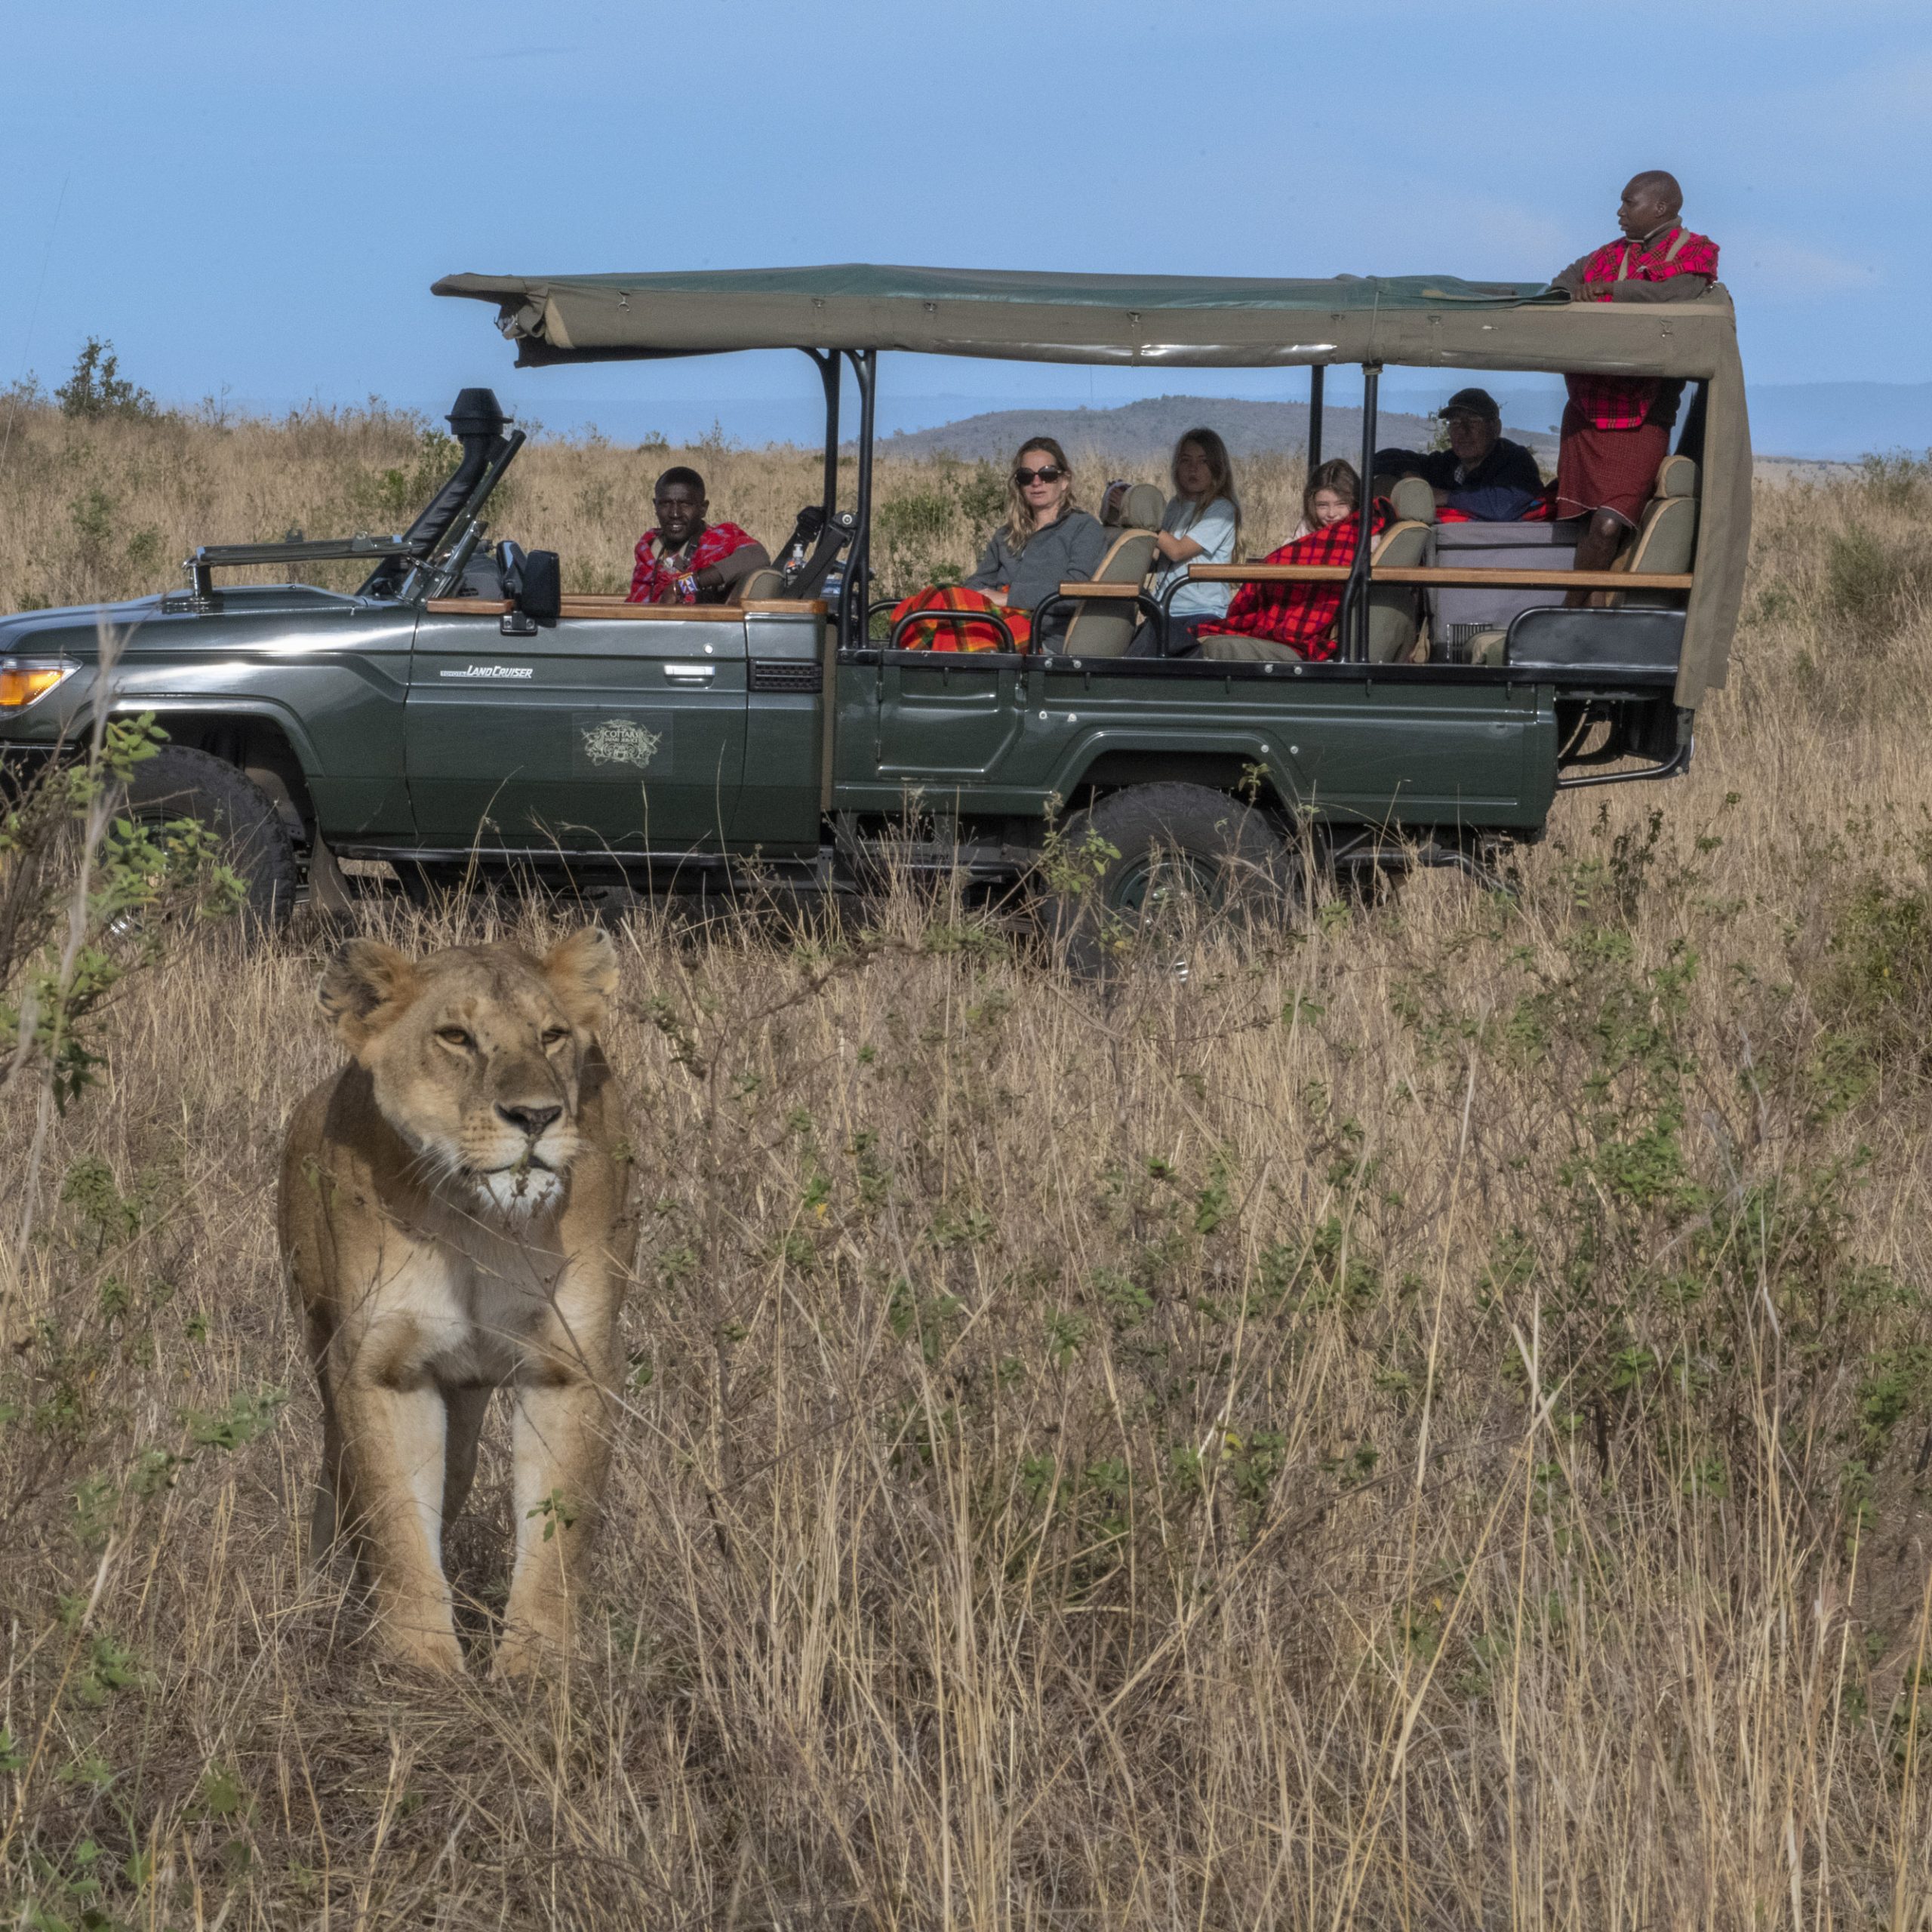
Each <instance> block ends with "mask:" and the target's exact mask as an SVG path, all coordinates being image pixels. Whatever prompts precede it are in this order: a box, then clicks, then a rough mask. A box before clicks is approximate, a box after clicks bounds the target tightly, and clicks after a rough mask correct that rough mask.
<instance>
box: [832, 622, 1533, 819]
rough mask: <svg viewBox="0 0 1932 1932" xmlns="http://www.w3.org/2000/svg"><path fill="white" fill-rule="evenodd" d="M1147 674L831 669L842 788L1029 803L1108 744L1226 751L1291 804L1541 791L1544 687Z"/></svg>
mask: <svg viewBox="0 0 1932 1932" xmlns="http://www.w3.org/2000/svg"><path fill="white" fill-rule="evenodd" d="M1279 669H1280V671H1281V674H1282V675H1281V676H1280V678H1278V679H1277V678H1275V677H1273V676H1272V675H1269V676H1260V677H1257V676H1254V675H1230V676H1229V677H1226V678H1218V677H1213V676H1207V677H1203V676H1200V675H1193V676H1189V677H1186V678H1171V679H1169V678H1149V677H1144V676H1125V675H1109V673H1108V672H1107V671H1106V669H1105V668H1104V667H1102V668H1088V669H1078V670H1074V669H1057V668H1056V669H1048V668H1047V667H1045V666H1041V665H1040V664H1038V663H1030V664H1027V665H1024V666H1020V665H1016V664H1014V662H1013V661H1012V660H1006V661H1005V662H1004V663H1001V662H1000V661H998V660H996V659H994V658H992V657H985V658H980V659H978V660H974V659H971V658H959V659H955V660H953V661H952V666H949V667H948V669H946V670H943V671H941V670H938V669H933V668H928V666H927V665H919V666H916V667H905V666H900V665H897V664H895V663H892V662H891V661H890V660H886V661H882V662H881V663H879V664H878V665H876V666H873V665H864V664H860V665H850V666H844V667H842V668H841V673H840V688H839V706H840V709H839V724H840V734H839V740H840V742H839V756H838V804H841V806H844V807H848V808H854V809H860V810H874V811H878V810H891V809H892V808H894V806H895V805H896V804H897V802H898V801H899V799H900V798H901V796H902V795H903V793H904V792H905V791H906V789H908V788H909V787H912V788H917V789H922V790H924V791H926V792H934V791H938V790H944V791H946V792H955V791H956V792H957V793H958V797H959V801H960V803H961V806H962V807H964V808H968V809H977V810H980V811H986V812H989V813H1014V814H1033V813H1037V812H1038V811H1040V810H1041V808H1042V806H1043V804H1044V801H1046V800H1047V799H1048V798H1051V797H1054V796H1056V795H1057V796H1058V797H1060V798H1069V797H1071V796H1072V795H1074V793H1075V792H1076V791H1077V790H1078V788H1079V786H1080V785H1081V782H1082V778H1083V774H1084V773H1085V772H1086V771H1088V768H1090V767H1091V766H1092V765H1093V764H1094V761H1096V760H1097V759H1098V758H1101V757H1103V756H1105V755H1108V754H1109V753H1112V752H1140V753H1144V754H1146V755H1149V756H1150V757H1155V758H1158V755H1159V754H1161V752H1168V753H1171V754H1173V755H1176V756H1177V757H1179V756H1181V755H1188V756H1190V757H1192V756H1195V755H1198V754H1201V753H1204V752H1205V753H1219V754H1222V755H1227V754H1230V753H1232V754H1233V755H1236V756H1238V757H1239V758H1241V760H1242V761H1243V762H1244V763H1247V764H1254V765H1258V766H1260V767H1261V768H1263V771H1265V773H1266V782H1267V783H1268V784H1269V786H1270V787H1271V788H1272V789H1273V790H1274V791H1275V792H1276V794H1277V795H1278V796H1279V797H1280V798H1281V799H1282V800H1283V801H1284V802H1287V803H1291V804H1299V805H1307V806H1310V807H1312V808H1313V809H1314V810H1315V811H1316V813H1317V814H1318V815H1320V816H1321V817H1324V818H1334V819H1337V820H1344V821H1353V822H1358V823H1359V822H1367V823H1376V824H1389V823H1406V824H1412V825H1443V824H1461V825H1471V826H1482V825H1487V826H1534V825H1539V824H1540V823H1542V821H1543V818H1544V817H1545V816H1546V814H1547V813H1548V811H1549V804H1550V801H1551V799H1552V797H1553V796H1554V793H1555V775H1556V738H1555V711H1554V705H1553V700H1552V693H1551V692H1550V691H1549V690H1548V688H1544V687H1540V686H1535V685H1527V684H1521V683H1514V684H1505V683H1497V684H1491V685H1484V684H1474V683H1448V682H1444V683H1432V682H1428V681H1420V680H1405V681H1398V680H1395V679H1392V678H1386V677H1383V678H1377V676H1376V675H1374V672H1373V670H1371V669H1364V672H1362V674H1361V675H1360V676H1359V677H1350V678H1336V677H1332V676H1324V677H1322V678H1312V677H1311V678H1307V679H1306V680H1305V681H1304V680H1302V679H1300V678H1294V676H1293V669H1294V667H1293V666H1287V665H1284V666H1281V667H1279Z"/></svg>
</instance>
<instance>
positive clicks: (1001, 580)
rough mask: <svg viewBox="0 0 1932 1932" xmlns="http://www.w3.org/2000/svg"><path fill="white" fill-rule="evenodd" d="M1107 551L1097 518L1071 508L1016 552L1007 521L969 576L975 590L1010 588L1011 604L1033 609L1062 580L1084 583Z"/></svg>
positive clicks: (1062, 619)
mask: <svg viewBox="0 0 1932 1932" xmlns="http://www.w3.org/2000/svg"><path fill="white" fill-rule="evenodd" d="M1106 554H1107V533H1106V531H1104V530H1103V529H1102V528H1100V519H1099V518H1097V517H1092V516H1089V515H1088V514H1087V512H1085V511H1084V510H1069V511H1068V512H1066V515H1064V516H1063V517H1062V518H1060V520H1059V521H1058V522H1057V523H1050V524H1048V525H1047V527H1046V528H1045V529H1044V530H1036V531H1034V533H1033V534H1032V536H1031V537H1029V538H1028V539H1027V542H1026V549H1024V550H1023V551H1021V552H1020V553H1019V554H1018V555H1014V551H1013V548H1012V546H1011V545H1010V544H1009V543H1008V542H1007V540H1006V530H1005V527H1004V525H1001V528H998V530H996V531H994V532H993V534H992V541H991V542H990V543H988V544H987V546H986V549H985V550H984V551H983V552H982V553H981V555H980V568H978V569H977V570H976V571H974V573H973V574H972V575H971V577H968V579H967V580H966V583H967V586H968V589H973V590H997V589H998V588H999V586H1001V584H1004V585H1005V586H1006V587H1007V596H1006V601H1007V605H1008V608H1010V609H1011V610H1015V611H1030V610H1032V608H1033V607H1034V606H1035V605H1036V604H1044V602H1045V601H1046V600H1047V599H1048V598H1049V597H1051V595H1053V594H1054V592H1055V591H1056V590H1057V589H1059V588H1060V586H1061V585H1062V584H1063V583H1087V582H1088V580H1090V579H1091V577H1092V576H1093V574H1094V572H1095V571H1097V570H1098V569H1099V568H1100V559H1101V558H1103V557H1104V556H1105V555H1106ZM1071 615H1072V613H1071V612H1069V611H1065V610H1063V611H1061V612H1060V614H1059V617H1058V618H1057V620H1056V621H1055V623H1054V625H1053V626H1052V628H1053V629H1055V630H1058V629H1061V628H1063V626H1065V625H1066V621H1067V620H1068V618H1069V617H1070V616H1071Z"/></svg>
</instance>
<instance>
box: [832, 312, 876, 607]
mask: <svg viewBox="0 0 1932 1932" xmlns="http://www.w3.org/2000/svg"><path fill="white" fill-rule="evenodd" d="M845 353H846V355H847V356H848V358H849V359H850V360H851V365H852V374H853V377H854V380H856V381H857V383H858V385H859V500H858V502H857V505H856V506H854V509H855V515H856V518H857V528H856V529H855V530H854V532H853V536H852V554H851V556H850V557H848V558H847V559H846V562H845V581H844V583H843V584H841V586H839V592H838V637H839V641H840V642H841V644H844V645H859V644H863V643H864V642H865V641H866V639H865V628H866V605H867V604H868V603H869V602H870V601H871V598H872V432H873V426H874V422H875V409H874V407H873V405H874V403H875V400H876V398H877V392H878V350H877V349H848V350H846V352H845Z"/></svg>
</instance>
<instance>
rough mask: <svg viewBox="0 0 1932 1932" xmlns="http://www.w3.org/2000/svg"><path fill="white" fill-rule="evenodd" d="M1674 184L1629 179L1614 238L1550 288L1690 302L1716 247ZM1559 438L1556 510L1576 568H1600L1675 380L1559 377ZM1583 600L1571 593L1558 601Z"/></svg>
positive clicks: (1659, 446)
mask: <svg viewBox="0 0 1932 1932" xmlns="http://www.w3.org/2000/svg"><path fill="white" fill-rule="evenodd" d="M1683 210H1684V190H1683V189H1681V188H1680V187H1679V186H1678V185H1677V180H1676V177H1675V176H1674V175H1670V174H1666V173H1665V172H1664V171H1663V169H1662V168H1651V169H1649V170H1648V171H1646V172H1645V173H1644V174H1638V175H1635V176H1633V177H1632V179H1631V180H1629V182H1628V183H1626V185H1625V187H1624V190H1623V202H1622V203H1621V204H1620V205H1619V207H1618V208H1617V226H1618V227H1619V228H1620V229H1622V230H1623V239H1622V240H1621V241H1619V242H1606V243H1605V244H1604V245H1603V247H1601V248H1598V249H1595V250H1593V251H1592V252H1591V253H1590V254H1587V255H1585V256H1583V257H1581V258H1580V260H1577V261H1574V262H1572V263H1571V264H1570V266H1568V267H1567V269H1564V270H1563V271H1562V272H1561V273H1560V274H1559V275H1557V276H1556V277H1555V281H1553V283H1552V287H1554V288H1560V289H1561V290H1562V291H1564V294H1567V296H1568V297H1570V299H1571V300H1572V301H1573V302H1645V303H1647V302H1690V301H1694V300H1697V297H1699V296H1700V295H1703V294H1706V293H1708V292H1709V289H1710V288H1711V286H1712V284H1713V283H1714V282H1715V281H1716V279H1717V273H1718V245H1717V244H1716V243H1715V242H1713V241H1712V240H1711V239H1710V238H1709V237H1708V236H1706V235H1694V234H1693V233H1692V232H1690V229H1687V228H1686V227H1685V226H1684V225H1683V224H1682V223H1681V221H1680V220H1678V217H1679V216H1680V215H1681V214H1682V212H1683ZM1565 380H1567V383H1568V385H1569V389H1570V400H1569V401H1568V403H1567V405H1565V406H1564V411H1563V445H1562V451H1561V455H1560V456H1559V457H1558V460H1557V472H1556V513H1557V515H1558V516H1560V517H1574V516H1586V517H1588V518H1589V526H1588V527H1587V528H1586V529H1585V531H1584V532H1583V535H1582V536H1581V537H1580V538H1578V540H1577V565H1576V567H1577V569H1578V570H1580V571H1601V570H1607V569H1608V568H1610V566H1611V563H1612V562H1613V561H1614V560H1615V558H1616V556H1617V548H1618V546H1619V545H1620V544H1621V543H1622V542H1623V538H1624V537H1625V535H1626V534H1627V533H1628V532H1629V531H1632V530H1634V529H1635V528H1636V525H1637V519H1638V517H1639V516H1640V515H1641V514H1642V513H1643V507H1644V502H1645V500H1647V498H1648V497H1649V496H1650V494H1651V490H1652V488H1653V487H1654V484H1655V481H1656V478H1657V467H1658V466H1659V465H1660V463H1662V462H1663V460H1664V458H1665V457H1666V456H1668V455H1669V454H1670V431H1671V426H1672V424H1673V423H1675V422H1676V420H1677V405H1678V400H1679V399H1680V398H1681V396H1682V395H1683V393H1684V385H1683V383H1681V382H1678V381H1674V380H1665V379H1663V378H1661V377H1656V376H1611V375H1599V374H1589V375H1577V376H1571V377H1567V378H1566V379H1565ZM1564 601H1565V602H1566V603H1568V604H1572V605H1576V604H1583V603H1586V602H1588V601H1589V597H1588V595H1587V593H1586V592H1583V591H1580V590H1573V591H1572V592H1571V593H1570V595H1568V597H1567V598H1565V599H1564Z"/></svg>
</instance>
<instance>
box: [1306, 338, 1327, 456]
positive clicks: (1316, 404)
mask: <svg viewBox="0 0 1932 1932" xmlns="http://www.w3.org/2000/svg"><path fill="white" fill-rule="evenodd" d="M1327 375H1328V365H1327V364H1326V363H1325V362H1311V363H1310V364H1309V365H1308V473H1309V475H1311V476H1312V475H1314V474H1315V472H1316V471H1317V470H1318V469H1320V468H1321V392H1322V390H1323V389H1324V387H1325V386H1327Z"/></svg>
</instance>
